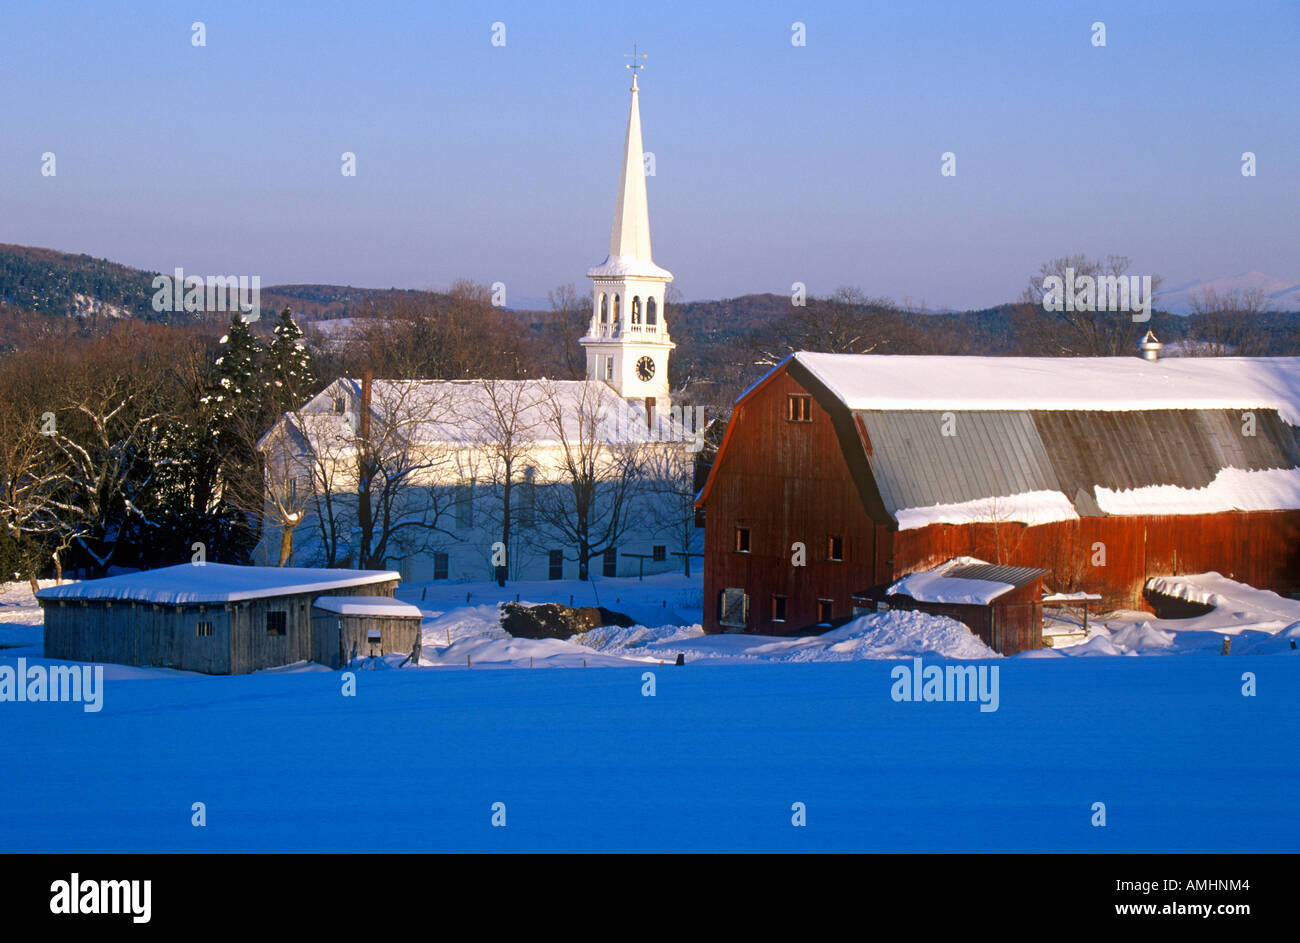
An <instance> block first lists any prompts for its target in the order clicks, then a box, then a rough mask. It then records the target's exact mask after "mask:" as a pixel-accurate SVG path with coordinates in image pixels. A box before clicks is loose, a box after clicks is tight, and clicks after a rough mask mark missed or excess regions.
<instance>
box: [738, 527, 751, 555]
mask: <svg viewBox="0 0 1300 943" xmlns="http://www.w3.org/2000/svg"><path fill="white" fill-rule="evenodd" d="M736 553H749V528H748V527H737V528H736Z"/></svg>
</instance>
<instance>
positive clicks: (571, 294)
mask: <svg viewBox="0 0 1300 943" xmlns="http://www.w3.org/2000/svg"><path fill="white" fill-rule="evenodd" d="M546 297H547V300H548V301H549V302H550V304H551V320H550V321H549V322H548V327H549V331H548V333H549V334H550V335H551V346H552V347H553V348H557V349H558V350H559V351H560V367H561V368H562V369H563V371H564V376H565V378H567V379H570V380H581V379H583V378H584V377H586V375H587V352H586V351H585V350H584V349H583V347H582V344H580V343H579V342H578V341H579V339H580V338H582V337H583V336H585V335H586V333H587V328H588V327H589V326H590V322H591V303H590V302H589V301H588V300H587V299H586V297H584V296H580V295H579V294H578V292H577V291H576V290H575V289H574V287H573V285H572V284H568V285H560V286H559V287H558V288H556V289H554V290H552V291H548V292H547V293H546Z"/></svg>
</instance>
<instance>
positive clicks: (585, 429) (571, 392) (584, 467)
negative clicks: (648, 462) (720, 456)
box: [537, 381, 646, 580]
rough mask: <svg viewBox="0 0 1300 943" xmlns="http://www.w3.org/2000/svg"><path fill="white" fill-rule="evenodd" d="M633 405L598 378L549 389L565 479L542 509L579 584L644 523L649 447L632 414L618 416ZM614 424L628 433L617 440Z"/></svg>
mask: <svg viewBox="0 0 1300 943" xmlns="http://www.w3.org/2000/svg"><path fill="white" fill-rule="evenodd" d="M575 388H576V389H575ZM615 400H616V402H615ZM626 406H627V404H625V403H624V402H623V401H622V400H618V399H617V397H614V395H613V394H612V393H609V392H608V388H607V387H605V386H604V384H602V383H598V382H595V381H588V382H583V383H580V384H565V385H564V387H563V388H561V387H558V386H556V385H550V386H549V388H548V390H547V392H546V394H545V398H544V400H543V403H542V411H543V417H544V418H543V423H544V425H545V428H546V432H547V436H548V438H551V439H554V440H555V441H556V442H557V443H558V461H559V469H558V481H556V482H554V483H548V484H547V486H546V487H544V488H541V489H539V492H540V493H539V499H538V506H537V510H538V514H539V516H540V518H541V519H542V520H543V521H544V522H545V524H546V526H547V528H548V529H550V530H551V531H552V532H553V533H554V534H555V535H556V537H557V538H559V539H560V540H561V541H563V542H564V543H566V544H568V545H569V546H572V547H574V549H575V554H576V561H577V564H578V579H580V580H587V579H590V577H591V561H592V559H594V558H595V557H597V556H600V555H602V554H604V553H605V552H606V551H607V550H612V549H616V548H617V547H618V545H619V544H620V543H621V542H622V541H623V539H624V538H625V537H626V536H627V534H628V533H629V531H630V530H631V529H632V528H633V527H635V526H637V525H638V524H639V523H640V520H639V517H638V515H637V512H636V506H635V505H636V500H635V499H636V497H637V495H638V494H639V493H640V491H641V488H642V482H643V474H644V457H645V448H646V443H645V440H644V438H643V437H638V436H636V435H635V434H630V430H629V428H628V424H627V423H626V422H625V421H624V420H625V418H626V417H623V416H620V415H616V414H614V412H613V410H614V409H619V408H625V407H626ZM642 421H643V422H644V420H642ZM611 427H613V428H616V429H618V430H621V434H614V435H611V434H610V430H611Z"/></svg>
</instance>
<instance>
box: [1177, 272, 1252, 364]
mask: <svg viewBox="0 0 1300 943" xmlns="http://www.w3.org/2000/svg"><path fill="white" fill-rule="evenodd" d="M1272 310H1273V305H1272V302H1271V301H1270V300H1269V298H1268V297H1267V296H1266V295H1265V294H1264V292H1263V291H1262V290H1260V289H1258V288H1252V289H1249V290H1246V291H1225V292H1218V291H1216V290H1215V289H1213V288H1207V289H1204V290H1202V291H1199V292H1196V293H1194V294H1193V295H1192V318H1191V320H1192V338H1191V343H1190V344H1189V345H1188V346H1187V350H1186V353H1187V354H1189V355H1190V356H1194V357H1231V356H1236V357H1259V356H1262V355H1263V354H1264V353H1265V352H1266V351H1267V347H1268V336H1267V334H1266V332H1265V331H1264V325H1263V323H1262V319H1263V317H1264V316H1265V315H1266V314H1268V313H1270V312H1271V311H1272Z"/></svg>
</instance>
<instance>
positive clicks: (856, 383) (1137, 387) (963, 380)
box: [793, 352, 1300, 426]
mask: <svg viewBox="0 0 1300 943" xmlns="http://www.w3.org/2000/svg"><path fill="white" fill-rule="evenodd" d="M793 358H794V359H795V360H796V361H798V362H799V363H800V364H802V365H803V366H804V367H806V368H807V369H808V371H809V372H811V373H812V374H813V375H814V376H815V377H817V379H819V380H820V381H821V382H822V383H823V384H824V385H825V386H826V388H827V389H828V390H829V391H830V392H831V393H833V394H834V395H835V396H836V397H838V398H839V399H840V400H841V401H842V402H843V403H844V405H846V406H847V407H848V408H849V409H891V410H893V409H920V410H935V409H938V410H948V409H979V410H999V409H1032V410H1103V411H1123V410H1146V409H1275V410H1277V411H1278V414H1279V415H1281V417H1282V418H1283V419H1285V420H1286V421H1287V422H1288V423H1290V424H1291V425H1293V426H1295V425H1300V357H1171V358H1165V359H1162V360H1156V361H1149V360H1143V359H1142V358H1141V357H938V356H881V355H872V354H862V355H858V354H818V353H808V352H800V353H797V354H794V355H793Z"/></svg>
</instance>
